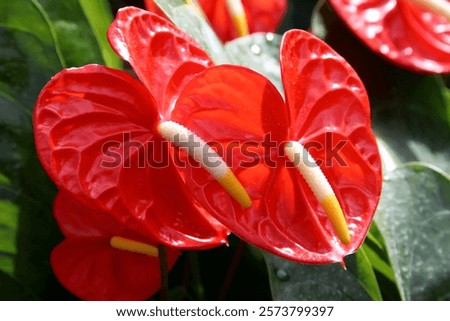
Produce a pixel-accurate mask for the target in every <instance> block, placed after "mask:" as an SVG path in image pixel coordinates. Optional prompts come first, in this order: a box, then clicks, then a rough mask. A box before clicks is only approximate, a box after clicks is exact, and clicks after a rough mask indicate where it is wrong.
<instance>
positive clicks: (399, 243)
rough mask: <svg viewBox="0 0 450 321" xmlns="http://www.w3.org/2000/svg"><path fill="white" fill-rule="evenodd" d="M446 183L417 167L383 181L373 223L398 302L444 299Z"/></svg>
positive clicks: (449, 186) (447, 294) (448, 291)
mask: <svg viewBox="0 0 450 321" xmlns="http://www.w3.org/2000/svg"><path fill="white" fill-rule="evenodd" d="M449 191H450V179H449V177H448V176H447V175H445V174H443V173H441V172H439V171H436V170H434V169H433V168H431V167H429V166H427V165H425V164H420V163H412V164H409V165H406V166H404V167H400V168H398V169H396V170H395V171H393V172H392V173H390V174H389V175H388V176H387V177H386V179H385V183H384V188H383V193H382V197H381V201H380V205H379V208H378V211H377V215H376V217H375V218H376V222H377V224H378V227H379V229H380V231H381V232H382V233H383V236H384V239H385V242H386V245H387V250H388V253H389V257H390V260H391V262H392V268H393V270H394V273H395V277H396V279H397V281H398V286H399V290H400V294H401V297H402V299H404V300H448V299H449V298H450V288H449V286H448V266H449V264H450V262H449V256H448V253H449V251H450V249H449V245H450V233H449V231H450V225H449V222H450V219H449V218H450V211H449V208H450V194H449Z"/></svg>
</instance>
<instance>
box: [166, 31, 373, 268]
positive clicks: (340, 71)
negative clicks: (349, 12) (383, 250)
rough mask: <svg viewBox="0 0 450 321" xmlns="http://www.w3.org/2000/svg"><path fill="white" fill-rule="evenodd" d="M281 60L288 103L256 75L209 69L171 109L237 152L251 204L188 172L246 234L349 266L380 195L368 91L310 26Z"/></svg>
mask: <svg viewBox="0 0 450 321" xmlns="http://www.w3.org/2000/svg"><path fill="white" fill-rule="evenodd" d="M280 61H281V72H282V79H283V84H284V91H285V94H286V102H284V101H283V99H282V97H281V95H280V94H279V92H278V91H277V90H276V89H275V87H274V86H273V85H272V84H271V83H270V82H269V81H268V80H267V79H266V78H264V77H262V76H261V75H259V74H257V73H254V72H250V71H244V70H241V69H238V68H236V69H235V70H232V69H231V68H230V70H229V72H228V74H227V75H225V74H222V73H221V72H220V71H219V70H218V69H214V68H211V69H208V70H206V71H205V72H203V73H202V74H199V75H198V76H196V82H195V85H193V84H192V85H191V84H188V85H187V86H186V88H185V90H184V92H183V95H182V97H180V99H179V100H178V101H177V103H176V108H175V110H174V112H173V113H172V118H173V119H174V120H176V121H178V122H180V123H182V124H184V125H185V126H186V127H190V126H191V125H193V124H194V123H195V125H197V126H199V125H200V126H199V127H200V128H206V123H208V128H209V130H208V132H206V131H199V134H200V135H201V136H202V137H203V138H204V139H206V140H207V141H212V140H215V141H217V142H219V143H220V146H221V148H222V149H223V151H224V154H225V155H228V156H224V157H226V158H227V157H231V159H232V162H233V171H234V172H235V174H236V176H237V177H238V179H239V180H240V181H241V182H242V183H243V185H244V186H245V188H246V189H247V191H248V193H249V195H250V197H251V199H252V204H253V205H252V206H251V207H250V208H248V209H242V207H238V206H237V205H236V203H235V202H233V201H232V200H231V199H230V197H229V196H228V195H227V194H225V193H224V192H223V190H222V189H219V188H218V186H217V185H216V184H215V182H214V181H213V180H212V179H211V178H210V177H208V176H206V175H205V174H204V173H203V172H201V171H200V170H198V169H195V168H186V170H185V176H186V179H187V181H189V182H190V183H189V186H190V188H191V189H192V190H193V191H194V193H196V195H197V199H199V200H201V203H202V204H207V205H205V206H209V207H210V208H211V213H212V214H213V215H214V216H215V217H216V218H217V219H218V220H219V221H221V222H222V223H223V224H224V225H226V226H227V227H229V228H230V230H231V231H232V232H233V233H235V234H237V235H238V236H239V237H241V238H242V239H244V240H246V241H248V242H250V243H252V244H254V245H256V246H259V247H261V248H263V249H266V250H268V251H270V252H272V253H276V254H278V255H280V256H283V257H285V258H288V259H291V260H295V261H299V262H305V263H312V264H320V263H331V262H342V260H343V257H344V256H345V255H347V254H350V253H352V252H354V251H355V250H356V249H357V248H358V247H359V246H360V244H361V243H362V241H363V240H364V237H365V235H366V233H367V230H368V228H369V225H370V223H371V220H372V217H373V214H374V211H375V208H376V205H377V203H378V200H379V197H380V192H381V165H380V156H379V153H378V148H377V144H376V141H375V138H374V135H373V132H372V130H371V128H370V109H369V101H368V97H367V94H366V91H365V89H364V87H363V84H362V82H361V80H360V79H359V78H358V76H357V74H356V73H355V71H354V70H353V69H352V68H351V67H350V66H349V64H348V63H347V62H346V61H345V60H344V59H343V58H342V57H340V56H339V55H338V54H337V53H336V52H335V51H333V50H332V49H331V48H330V47H329V46H328V45H327V44H325V43H324V42H322V41H321V40H319V39H318V38H316V37H314V36H313V35H311V34H309V33H307V32H304V31H300V30H293V31H290V32H288V33H286V34H285V35H284V37H283V41H282V45H281V53H280ZM216 83H221V86H216V85H214V84H216ZM249 86H251V89H250V87H249ZM219 97H220V99H219ZM255 102H257V107H256V108H255V106H254V103H255ZM208 106H221V109H222V111H220V112H218V111H217V109H214V108H212V107H210V108H209V109H208V108H207V107H208ZM197 114H201V115H203V116H204V117H203V118H202V119H201V120H198V119H194V118H192V116H193V115H197ZM306 149H307V151H308V152H306ZM230 155H231V156H230ZM227 159H228V158H227Z"/></svg>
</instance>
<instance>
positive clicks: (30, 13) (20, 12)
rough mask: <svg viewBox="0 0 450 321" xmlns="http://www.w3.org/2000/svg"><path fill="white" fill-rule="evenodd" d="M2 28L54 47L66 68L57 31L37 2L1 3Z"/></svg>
mask: <svg viewBox="0 0 450 321" xmlns="http://www.w3.org/2000/svg"><path fill="white" fill-rule="evenodd" d="M0 26H1V27H6V28H8V29H9V30H11V31H20V32H22V33H26V34H29V35H33V36H34V37H35V38H36V39H39V40H40V41H41V42H42V43H43V44H44V45H46V46H49V47H52V48H53V49H54V53H55V54H56V55H57V56H58V59H59V63H60V65H61V66H62V67H65V61H64V57H63V56H62V53H61V50H60V46H59V43H58V38H57V36H56V29H55V26H54V24H53V22H52V21H51V20H50V18H49V16H48V14H47V12H46V11H45V9H44V8H43V7H42V5H41V3H40V2H39V1H37V0H15V1H2V2H0Z"/></svg>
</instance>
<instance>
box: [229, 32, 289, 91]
mask: <svg viewBox="0 0 450 321" xmlns="http://www.w3.org/2000/svg"><path fill="white" fill-rule="evenodd" d="M280 44H281V36H280V35H277V34H273V33H267V34H263V33H259V34H252V35H250V36H246V37H241V38H237V39H235V40H233V41H230V42H228V43H227V44H226V45H225V51H226V52H227V55H228V59H229V62H231V63H234V64H237V65H242V66H246V67H249V68H252V69H254V70H256V71H259V72H260V73H262V74H263V75H265V76H266V77H267V78H269V79H270V80H271V81H272V83H273V84H274V85H275V86H276V87H277V88H278V90H279V91H280V92H283V84H282V83H281V71H280V60H279V52H280Z"/></svg>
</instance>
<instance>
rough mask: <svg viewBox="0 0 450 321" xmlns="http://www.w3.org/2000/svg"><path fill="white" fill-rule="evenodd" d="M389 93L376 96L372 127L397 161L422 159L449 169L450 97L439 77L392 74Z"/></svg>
mask: <svg viewBox="0 0 450 321" xmlns="http://www.w3.org/2000/svg"><path fill="white" fill-rule="evenodd" d="M393 77H394V78H395V80H392V81H394V82H395V87H393V91H394V92H393V93H392V96H389V97H384V98H383V97H379V98H375V99H374V101H373V105H374V108H376V111H375V112H374V118H375V119H374V127H375V131H376V133H377V135H378V136H379V137H380V138H381V139H382V140H383V141H384V143H386V145H387V146H388V147H389V149H390V151H391V153H392V154H393V155H395V157H396V158H398V159H399V161H400V162H408V161H421V162H427V163H430V164H433V165H435V166H438V167H439V168H441V169H443V170H444V171H446V172H450V145H449V144H448V142H449V141H450V126H449V124H450V123H449V120H448V110H449V109H450V100H449V99H448V96H447V95H446V89H445V86H444V84H443V81H442V79H441V78H439V77H438V76H421V75H412V74H409V73H406V72H402V71H397V72H395V73H394V76H393Z"/></svg>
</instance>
